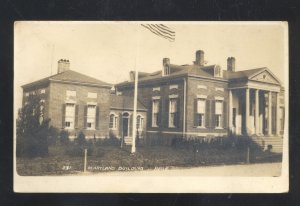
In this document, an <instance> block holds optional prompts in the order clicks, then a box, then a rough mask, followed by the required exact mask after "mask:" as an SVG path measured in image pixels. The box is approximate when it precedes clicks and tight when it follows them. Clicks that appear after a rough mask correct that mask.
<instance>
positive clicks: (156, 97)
mask: <svg viewBox="0 0 300 206" xmlns="http://www.w3.org/2000/svg"><path fill="white" fill-rule="evenodd" d="M152 99H154V100H155V99H160V96H153V97H152Z"/></svg>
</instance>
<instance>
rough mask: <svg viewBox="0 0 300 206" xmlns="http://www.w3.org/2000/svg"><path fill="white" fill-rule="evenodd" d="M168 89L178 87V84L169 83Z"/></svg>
mask: <svg viewBox="0 0 300 206" xmlns="http://www.w3.org/2000/svg"><path fill="white" fill-rule="evenodd" d="M169 89H178V84H172V85H170V87H169Z"/></svg>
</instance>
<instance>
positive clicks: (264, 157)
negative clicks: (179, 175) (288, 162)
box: [17, 145, 281, 176]
mask: <svg viewBox="0 0 300 206" xmlns="http://www.w3.org/2000/svg"><path fill="white" fill-rule="evenodd" d="M67 147H68V146H61V145H60V146H50V147H49V155H48V156H47V157H43V158H32V159H29V158H17V172H18V174H19V175H24V176H28V175H30V176H31V175H32V176H37V175H64V174H76V173H79V172H82V171H83V168H84V157H83V153H82V155H81V153H80V155H78V156H74V155H68V154H67V153H66V150H67ZM130 149H131V147H130V146H125V147H123V148H120V147H119V146H112V145H105V146H104V145H97V146H94V147H93V149H92V151H90V152H89V156H88V157H87V170H88V171H89V172H108V171H117V170H119V171H120V170H121V171H122V170H124V171H126V170H147V169H154V168H155V167H162V168H163V167H195V166H201V165H220V164H241V163H245V162H246V161H247V150H245V149H238V148H227V149H220V148H213V147H200V148H197V149H195V148H194V149H193V148H191V147H171V146H151V147H146V146H139V147H137V152H136V153H135V155H132V154H131V153H130ZM250 161H251V163H257V162H279V161H281V155H280V154H273V153H270V152H262V151H258V150H250Z"/></svg>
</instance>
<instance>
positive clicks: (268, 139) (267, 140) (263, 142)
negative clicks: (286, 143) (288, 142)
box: [250, 136, 283, 153]
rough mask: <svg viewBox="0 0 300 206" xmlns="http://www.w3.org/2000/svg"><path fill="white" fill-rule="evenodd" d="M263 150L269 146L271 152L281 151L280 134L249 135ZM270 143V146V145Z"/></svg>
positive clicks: (281, 140) (281, 141) (281, 139)
mask: <svg viewBox="0 0 300 206" xmlns="http://www.w3.org/2000/svg"><path fill="white" fill-rule="evenodd" d="M250 138H251V139H252V140H253V141H254V142H255V143H256V144H258V145H259V146H260V147H261V148H262V149H263V150H267V149H268V147H269V148H271V150H270V151H271V152H274V153H282V149H283V138H282V136H251V137H250ZM270 145H271V146H270Z"/></svg>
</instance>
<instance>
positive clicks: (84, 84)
mask: <svg viewBox="0 0 300 206" xmlns="http://www.w3.org/2000/svg"><path fill="white" fill-rule="evenodd" d="M22 88H23V104H26V101H27V98H28V96H29V95H31V94H35V95H40V96H41V99H42V101H43V102H44V112H43V115H44V117H46V118H50V119H51V122H50V124H51V125H52V126H53V127H56V128H58V129H64V130H67V131H68V132H69V134H70V137H71V138H74V137H75V136H76V135H77V134H78V132H79V131H82V132H83V133H84V134H85V135H86V137H87V138H104V137H108V136H109V135H114V136H116V137H121V136H125V137H126V139H128V138H129V136H130V135H131V133H132V132H131V128H132V127H131V125H130V123H131V122H132V111H133V99H132V98H129V97H125V96H120V93H116V92H115V91H114V90H113V87H112V85H111V84H109V83H106V82H103V81H100V80H97V79H95V78H92V77H88V76H86V75H83V74H80V73H78V72H75V71H72V70H71V69H70V62H69V61H68V60H64V59H61V60H59V61H58V72H57V74H55V75H53V76H50V77H47V78H44V79H41V80H38V81H35V82H32V83H29V84H26V85H23V86H22ZM146 111H147V110H146V108H145V107H144V106H143V105H142V104H141V103H138V123H137V125H138V130H139V135H140V137H143V135H144V130H145V129H146V128H145V124H144V122H145V121H146ZM123 127H124V128H126V130H125V129H124V130H123V129H122V128H123ZM129 139H130V138H129Z"/></svg>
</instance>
